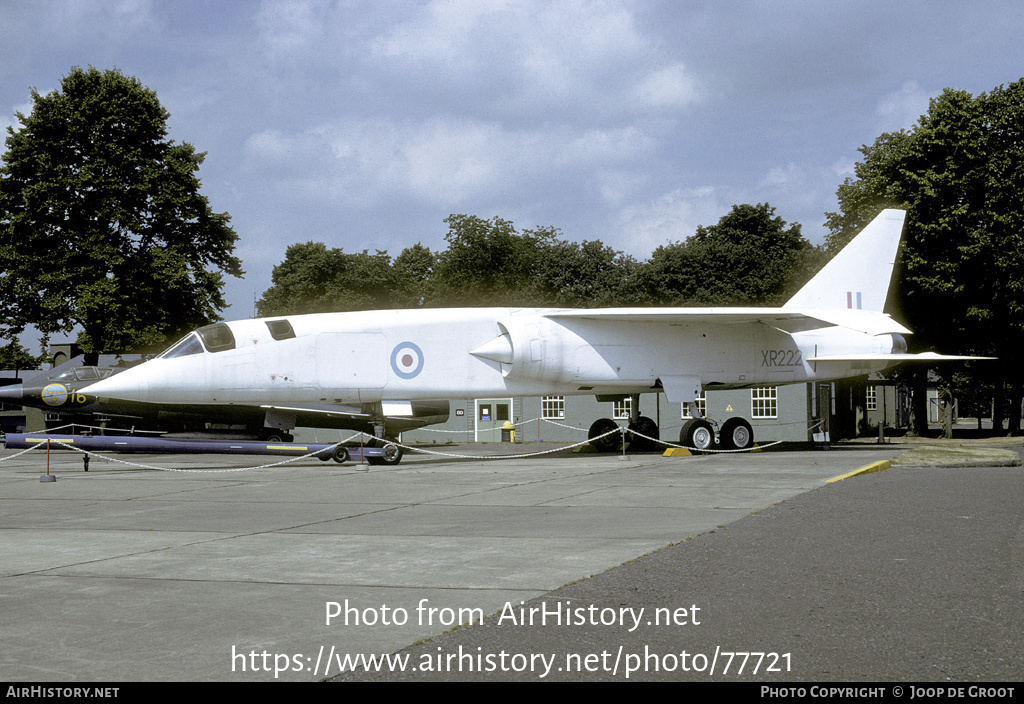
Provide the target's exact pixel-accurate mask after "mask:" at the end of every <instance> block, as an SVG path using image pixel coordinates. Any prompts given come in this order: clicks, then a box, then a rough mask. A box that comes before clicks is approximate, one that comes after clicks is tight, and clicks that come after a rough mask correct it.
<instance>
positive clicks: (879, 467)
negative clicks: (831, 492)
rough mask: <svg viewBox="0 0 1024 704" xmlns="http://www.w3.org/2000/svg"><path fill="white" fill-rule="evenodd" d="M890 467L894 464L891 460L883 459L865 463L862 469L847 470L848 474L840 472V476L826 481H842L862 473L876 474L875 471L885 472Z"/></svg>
mask: <svg viewBox="0 0 1024 704" xmlns="http://www.w3.org/2000/svg"><path fill="white" fill-rule="evenodd" d="M890 467H892V464H891V463H890V462H889V460H881V461H879V462H872V463H871V464H869V465H865V466H864V467H861V468H860V469H855V470H853V471H852V472H847V473H846V474H840V475H839V476H838V477H832V478H831V479H826V480H825V481H826V483H831V482H839V481H842V480H844V479H849V478H851V477H856V476H860V475H861V474H874V473H875V472H884V471H885V470H887V469H889V468H890Z"/></svg>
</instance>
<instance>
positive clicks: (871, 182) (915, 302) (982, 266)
mask: <svg viewBox="0 0 1024 704" xmlns="http://www.w3.org/2000/svg"><path fill="white" fill-rule="evenodd" d="M860 151H861V153H862V154H863V155H864V160H863V161H861V162H859V163H858V164H857V165H856V168H855V178H853V179H847V180H846V181H845V182H844V183H843V184H842V185H841V186H840V187H839V190H838V192H837V195H838V196H839V207H840V212H838V213H829V214H828V224H829V227H830V229H831V234H830V236H829V238H828V245H829V248H830V249H833V250H834V249H837V248H838V247H839V246H841V245H842V244H844V243H845V241H847V240H848V239H849V237H851V236H852V232H853V231H854V230H855V229H856V228H857V227H858V226H859V225H860V224H862V223H864V222H866V221H867V220H870V218H871V217H873V216H874V215H875V214H876V213H877V212H878V211H879V210H881V209H882V208H883V207H899V208H905V209H906V210H907V224H906V229H905V233H904V246H903V252H902V256H901V264H900V272H899V277H900V282H901V287H900V289H899V291H898V301H899V306H898V308H899V310H898V311H894V312H899V313H901V314H902V317H904V318H905V320H906V322H907V323H908V325H909V327H910V328H911V329H913V330H914V331H915V333H916V334H915V336H914V340H913V342H914V343H915V344H917V345H919V346H922V347H927V348H932V349H937V350H939V351H942V352H952V353H972V354H979V355H994V356H997V357H999V361H998V362H994V363H992V362H990V363H985V364H981V363H979V364H976V365H973V366H972V367H971V369H970V373H971V376H972V377H973V378H974V379H975V382H976V383H977V384H978V385H982V384H985V383H995V388H996V390H997V400H999V396H1000V395H1001V394H1002V393H1004V391H1005V390H1006V389H1007V387H1008V390H1009V393H1010V394H1011V396H1012V398H1013V399H1014V403H1013V404H1011V408H1015V409H1017V410H1016V411H1015V421H1014V426H1013V427H1014V428H1015V429H1016V428H1018V427H1019V420H1020V407H1021V396H1022V394H1024V371H1022V370H1021V369H1020V366H1019V365H1018V364H1017V363H1016V359H1015V357H1016V353H1017V351H1018V350H1019V349H1020V347H1021V344H1022V343H1024V200H1022V199H1021V193H1022V192H1024V79H1022V80H1020V81H1017V82H1016V83H1013V84H1011V85H1009V86H1007V87H1002V86H1001V87H999V88H996V89H995V90H993V91H992V92H991V93H987V94H985V93H982V94H981V95H978V96H977V97H974V96H971V95H970V94H969V93H966V92H964V91H958V90H952V89H947V90H945V91H944V92H943V93H942V95H940V96H939V97H937V98H935V99H933V100H932V101H931V103H930V105H929V109H928V112H927V113H926V114H925V115H922V116H921V118H920V119H919V120H918V123H917V125H916V126H915V127H914V128H913V129H911V130H909V131H901V132H898V133H886V134H883V135H881V136H880V137H879V138H878V139H877V140H876V141H875V143H874V144H873V145H872V146H870V147H869V146H864V147H862V148H861V150H860ZM940 371H942V370H940ZM945 371H946V373H950V370H945ZM915 396H920V397H923V393H922V394H915ZM996 406H997V408H1002V407H1003V404H1002V403H997V404H996ZM917 415H918V417H919V418H921V417H923V416H924V414H923V409H921V408H920V406H919V408H918V413H917ZM997 422H998V423H999V425H1000V426H1001V420H998V421H997Z"/></svg>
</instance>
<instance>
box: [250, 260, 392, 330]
mask: <svg viewBox="0 0 1024 704" xmlns="http://www.w3.org/2000/svg"><path fill="white" fill-rule="evenodd" d="M271 280H272V281H273V286H271V287H270V288H269V289H267V290H266V291H265V292H264V294H263V298H262V299H260V301H259V302H258V303H257V304H256V307H257V309H258V310H259V312H260V315H266V316H270V315H292V314H303V313H327V312H333V311H346V310H371V309H380V308H391V307H394V306H393V302H394V300H393V299H394V297H395V296H396V293H401V292H402V291H403V289H402V288H401V287H400V286H398V285H397V281H396V273H395V270H394V269H393V267H392V264H391V257H389V256H388V253H387V252H381V251H378V252H377V253H376V254H369V253H368V252H367V251H365V250H364V251H363V252H360V253H356V254H345V252H344V251H342V250H341V249H328V248H327V246H326V245H325V244H323V243H322V242H306V243H305V244H293V245H291V246H290V247H288V250H287V251H286V252H285V259H284V261H283V262H281V263H280V264H278V265H277V266H275V267H274V271H273V273H272V274H271Z"/></svg>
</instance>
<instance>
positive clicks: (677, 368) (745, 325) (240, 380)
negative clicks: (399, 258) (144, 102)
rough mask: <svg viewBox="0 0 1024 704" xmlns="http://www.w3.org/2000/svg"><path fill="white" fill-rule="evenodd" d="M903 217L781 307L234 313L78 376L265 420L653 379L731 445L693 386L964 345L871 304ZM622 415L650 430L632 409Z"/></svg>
mask: <svg viewBox="0 0 1024 704" xmlns="http://www.w3.org/2000/svg"><path fill="white" fill-rule="evenodd" d="M904 217H905V213H904V212H903V211H901V210H885V211H883V212H882V213H881V214H879V215H878V217H877V218H875V219H874V220H873V221H872V222H871V223H870V224H869V225H868V226H867V227H866V228H864V230H863V231H862V232H860V233H859V234H858V235H857V236H856V237H855V238H854V239H853V240H852V241H851V242H850V243H849V244H848V245H847V246H846V247H845V248H844V249H843V250H842V251H841V252H840V253H839V254H838V255H837V256H836V257H834V258H833V259H832V260H831V261H830V262H829V263H828V264H827V265H826V266H825V267H824V268H823V269H822V270H821V271H820V272H819V273H818V274H817V275H815V276H814V278H812V279H811V280H810V281H809V282H808V283H807V284H806V285H805V286H804V287H803V288H802V289H800V291H799V292H797V294H796V295H795V296H793V297H792V298H791V299H790V300H789V301H788V302H787V303H786V304H785V305H783V306H782V307H781V308H603V309H602V308H597V309H532V308H531V309H527V308H452V309H431V308H425V309H415V310H387V311H361V312H349V313H320V314H309V315H293V316H282V317H274V318H267V319H261V318H257V319H251V320H238V321H234V322H226V323H216V324H213V325H209V326H206V327H204V328H200V329H199V330H196V331H195V332H192V333H190V334H189V335H187V336H186V337H185V338H183V339H182V340H180V341H179V342H178V343H176V344H175V345H173V346H171V347H170V348H169V349H168V350H167V351H165V352H164V353H163V354H161V355H160V356H159V357H157V358H156V359H153V360H151V361H149V362H146V363H145V364H142V365H140V366H137V367H134V368H132V369H128V370H127V371H124V372H122V373H120V374H117V375H116V376H112V377H110V378H109V379H104V380H102V381H100V382H98V383H96V384H93V385H91V386H89V387H87V388H85V389H83V390H82V391H83V393H86V394H90V395H94V396H97V397H99V398H101V399H103V398H110V399H121V400H127V401H138V402H147V403H157V404H161V403H166V404H178V405H180V404H194V405H196V406H200V407H201V406H202V405H205V404H210V405H214V404H215V405H218V406H223V405H225V404H239V405H246V406H252V405H258V406H262V407H263V408H265V409H266V410H267V413H268V416H273V417H274V418H275V420H276V421H278V422H279V421H280V420H281V417H282V416H286V415H288V414H289V413H297V412H303V411H307V410H309V409H316V408H319V409H322V408H323V407H324V404H339V405H348V406H360V405H363V404H370V407H372V408H375V409H377V411H376V413H377V415H378V416H379V417H380V418H383V416H384V415H388V416H395V415H401V414H403V413H406V414H408V413H411V406H412V402H413V401H417V400H421V399H437V398H491V397H495V396H499V397H509V396H541V395H572V394H592V395H595V396H598V397H614V398H623V397H625V396H635V395H639V394H642V393H648V392H658V391H664V393H665V395H666V396H667V398H668V400H669V401H672V402H682V403H687V404H691V405H690V408H691V411H692V412H693V413H694V415H695V416H698V417H695V418H694V419H693V420H691V421H689V422H688V423H687V424H686V425H685V426H684V427H683V430H682V432H681V434H680V442H681V444H683V445H685V446H688V447H696V448H698V449H707V448H710V447H712V446H713V445H714V444H715V437H716V431H717V436H718V442H719V444H720V445H721V446H722V447H724V448H746V447H750V446H751V445H752V444H753V431H752V430H751V427H750V423H748V422H747V421H746V420H744V419H743V418H740V417H731V418H729V419H728V420H727V421H725V422H724V423H723V424H722V425H721V426H720V427H717V424H714V423H712V422H709V421H708V420H707V419H704V418H700V417H699V414H697V406H696V403H695V401H696V399H697V398H698V396H700V394H701V390H702V389H704V388H710V389H732V388H744V387H753V386H762V385H778V384H793V383H801V382H808V381H817V380H832V379H840V378H844V377H850V376H858V375H865V374H868V373H869V372H872V371H877V370H881V369H884V368H886V367H890V366H893V365H894V364H898V363H900V362H904V361H907V360H915V361H934V360H939V359H967V358H966V357H943V356H940V355H936V354H931V353H925V354H907V352H906V349H907V346H906V341H905V340H904V338H903V335H905V334H909V333H910V330H908V329H907V328H905V327H903V326H902V325H900V324H899V323H897V322H895V321H894V320H892V318H890V317H889V316H888V315H887V314H885V313H884V312H883V308H884V306H885V299H886V295H887V292H888V289H889V284H890V279H891V277H892V272H893V268H894V264H895V261H896V252H897V249H898V247H899V242H900V238H901V235H902V231H903V221H904ZM633 407H634V408H636V407H637V404H636V403H634V404H633ZM609 424H610V425H609ZM615 427H616V426H615V425H614V423H613V422H612V421H610V420H608V419H602V420H599V421H597V422H596V423H595V424H594V425H593V426H592V427H591V432H590V437H591V438H597V441H596V442H595V444H596V445H599V446H600V445H604V444H606V443H607V440H606V438H602V437H599V436H603V435H604V434H605V433H606V432H607V431H608V430H610V429H611V430H613V429H615ZM630 427H631V429H634V430H637V431H638V432H639V433H641V434H643V435H648V436H650V437H655V436H656V435H657V432H658V430H657V427H656V425H655V424H654V422H653V421H651V420H650V419H647V418H642V417H641V418H637V417H634V418H633V419H632V423H631V424H630ZM382 434H383V433H382V432H381V433H378V435H382ZM617 442H618V440H617V439H616V438H615V437H611V442H610V443H607V444H610V446H612V447H614V446H615V445H616V444H617ZM389 457H390V461H393V462H397V461H398V460H399V459H400V454H397V453H393V454H391V455H389Z"/></svg>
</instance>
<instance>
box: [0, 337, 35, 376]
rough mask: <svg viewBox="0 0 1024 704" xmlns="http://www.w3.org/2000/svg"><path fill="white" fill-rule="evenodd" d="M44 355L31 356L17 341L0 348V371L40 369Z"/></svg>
mask: <svg viewBox="0 0 1024 704" xmlns="http://www.w3.org/2000/svg"><path fill="white" fill-rule="evenodd" d="M45 359H46V355H45V354H43V355H39V356H38V357H37V356H35V355H33V354H32V353H31V352H29V351H28V350H27V349H25V348H24V347H23V346H22V344H21V343H20V342H18V341H17V340H11V341H10V342H8V343H7V344H6V345H2V346H0V369H15V370H22V369H42V366H43V361H44V360H45Z"/></svg>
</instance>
